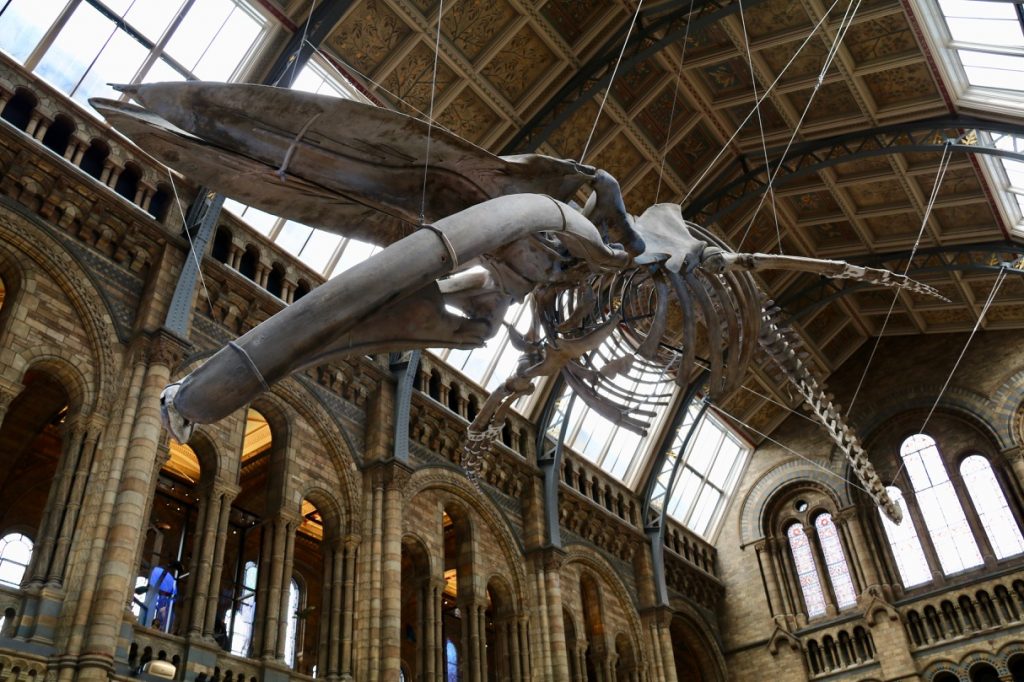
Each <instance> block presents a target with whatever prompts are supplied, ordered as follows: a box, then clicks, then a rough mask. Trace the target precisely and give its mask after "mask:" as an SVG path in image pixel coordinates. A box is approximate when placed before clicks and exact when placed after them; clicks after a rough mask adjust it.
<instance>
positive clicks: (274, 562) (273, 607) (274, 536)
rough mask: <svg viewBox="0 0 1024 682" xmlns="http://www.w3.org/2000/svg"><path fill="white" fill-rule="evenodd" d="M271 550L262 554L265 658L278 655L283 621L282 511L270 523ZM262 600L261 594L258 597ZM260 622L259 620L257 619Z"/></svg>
mask: <svg viewBox="0 0 1024 682" xmlns="http://www.w3.org/2000/svg"><path fill="white" fill-rule="evenodd" d="M269 535H270V538H271V540H270V552H269V553H267V554H265V555H261V556H260V568H259V572H260V574H263V575H267V576H268V579H267V581H266V583H265V584H266V588H265V594H266V598H265V600H264V603H265V604H266V606H265V610H264V611H263V641H262V642H261V646H260V656H261V657H262V658H264V659H273V658H276V657H277V643H278V642H277V638H278V625H279V624H280V622H281V581H282V580H283V576H284V555H285V541H286V539H287V535H288V522H287V520H286V518H285V516H284V514H283V513H282V514H281V515H280V516H278V517H277V518H276V519H274V520H273V521H272V522H271V524H270V533H269ZM256 601H257V603H258V602H259V601H260V599H259V596H257V598H256ZM257 622H258V621H257Z"/></svg>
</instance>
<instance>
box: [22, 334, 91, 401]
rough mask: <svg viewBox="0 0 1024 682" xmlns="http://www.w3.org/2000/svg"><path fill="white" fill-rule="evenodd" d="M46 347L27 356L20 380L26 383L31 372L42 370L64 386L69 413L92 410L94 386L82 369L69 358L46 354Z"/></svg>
mask: <svg viewBox="0 0 1024 682" xmlns="http://www.w3.org/2000/svg"><path fill="white" fill-rule="evenodd" d="M45 350H46V349H40V350H39V353H38V354H36V353H33V354H32V355H30V356H27V357H26V359H27V360H28V363H27V365H26V367H25V369H24V371H23V372H22V373H21V377H20V380H21V382H22V383H24V381H25V378H26V376H27V375H28V374H29V373H30V372H41V373H43V374H46V375H47V376H49V377H50V378H52V379H53V380H54V381H56V382H57V383H59V384H60V385H61V387H63V389H64V391H65V392H66V393H67V396H68V403H69V405H68V407H69V409H68V413H69V414H70V415H75V416H80V415H87V414H89V413H91V412H92V410H93V408H94V407H95V405H94V404H93V398H94V396H93V395H92V388H91V386H90V385H89V381H88V380H87V379H86V378H85V376H83V374H82V370H81V368H79V367H76V366H75V365H74V364H72V363H71V362H70V361H69V360H68V359H67V358H63V357H58V356H54V355H50V354H44V351H45Z"/></svg>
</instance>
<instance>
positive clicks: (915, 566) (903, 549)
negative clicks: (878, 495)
mask: <svg viewBox="0 0 1024 682" xmlns="http://www.w3.org/2000/svg"><path fill="white" fill-rule="evenodd" d="M886 491H887V492H888V493H889V497H890V498H891V499H892V501H893V504H896V505H898V506H899V507H900V509H902V510H903V522H902V523H900V525H898V526H897V525H896V524H895V523H893V522H892V521H890V520H889V517H888V516H886V515H885V513H883V512H882V510H881V509H879V510H878V515H879V516H880V517H881V519H882V527H883V528H884V529H885V536H886V537H887V538H889V547H891V548H892V554H893V556H894V557H895V558H896V569H897V570H898V571H899V572H900V579H901V580H902V581H903V587H914V586H916V585H922V584H924V583H926V582H929V581H930V580H931V579H932V572H931V570H929V568H928V560H927V559H925V557H924V550H923V549H921V541H920V540H919V539H918V537H917V529H915V528H914V520H913V519H911V518H910V514H909V513H908V511H907V505H906V503H905V502H904V501H903V493H902V492H900V489H899V488H897V487H895V486H889V487H888V488H886Z"/></svg>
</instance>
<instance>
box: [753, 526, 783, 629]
mask: <svg viewBox="0 0 1024 682" xmlns="http://www.w3.org/2000/svg"><path fill="white" fill-rule="evenodd" d="M754 551H755V552H756V553H757V564H758V566H760V568H761V575H763V576H764V583H765V587H766V588H767V589H768V610H769V612H770V613H771V614H772V615H773V616H777V615H779V614H781V613H782V611H783V606H782V593H781V592H779V582H778V579H777V578H776V576H775V570H774V568H773V566H772V560H771V556H770V552H769V550H768V541H767V540H761V541H759V542H758V543H757V544H755V545H754Z"/></svg>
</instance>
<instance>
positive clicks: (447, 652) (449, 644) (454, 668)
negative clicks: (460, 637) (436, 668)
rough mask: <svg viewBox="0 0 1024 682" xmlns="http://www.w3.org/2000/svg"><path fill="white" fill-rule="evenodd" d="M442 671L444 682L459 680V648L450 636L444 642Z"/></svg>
mask: <svg viewBox="0 0 1024 682" xmlns="http://www.w3.org/2000/svg"><path fill="white" fill-rule="evenodd" d="M444 671H445V674H444V679H445V682H459V650H458V648H456V646H455V642H454V641H453V640H452V639H451V638H448V639H447V640H445V643H444Z"/></svg>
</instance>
